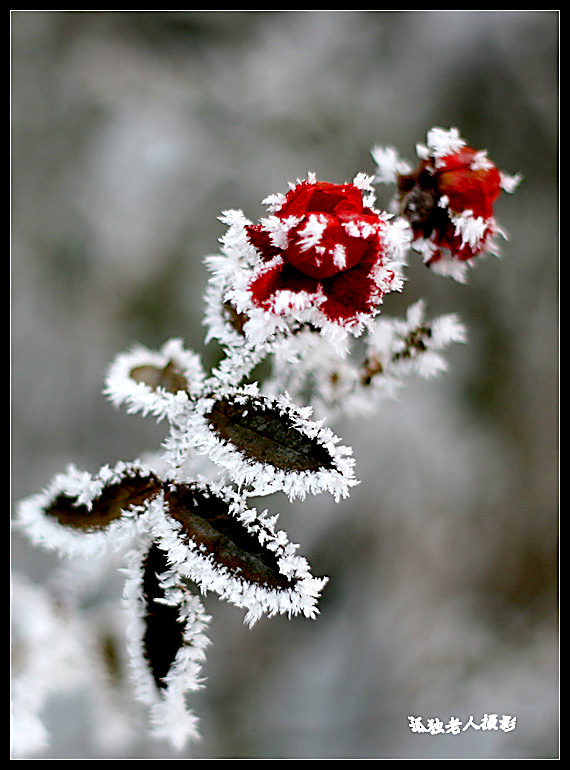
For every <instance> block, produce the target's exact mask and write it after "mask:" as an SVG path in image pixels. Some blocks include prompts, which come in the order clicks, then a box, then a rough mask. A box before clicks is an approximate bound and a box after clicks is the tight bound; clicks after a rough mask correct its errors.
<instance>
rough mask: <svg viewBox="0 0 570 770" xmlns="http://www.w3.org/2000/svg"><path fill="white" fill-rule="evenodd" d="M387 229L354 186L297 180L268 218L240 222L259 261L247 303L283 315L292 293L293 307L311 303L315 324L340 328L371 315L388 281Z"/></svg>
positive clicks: (390, 279)
mask: <svg viewBox="0 0 570 770" xmlns="http://www.w3.org/2000/svg"><path fill="white" fill-rule="evenodd" d="M390 227H391V225H390V223H389V222H388V220H387V218H386V216H383V215H381V214H380V213H379V212H378V211H376V210H374V209H373V208H371V206H369V205H367V203H365V200H364V197H363V191H362V189H361V188H360V187H359V186H357V184H354V183H346V184H332V183H329V182H316V181H313V180H312V179H309V180H306V181H302V182H299V183H298V184H297V185H295V186H294V187H293V188H292V189H290V190H289V192H288V193H287V194H286V195H285V196H283V197H282V198H281V199H280V200H279V203H278V205H277V207H276V208H275V210H274V213H273V216H272V217H270V218H269V219H267V220H264V221H262V223H261V224H257V225H249V226H248V227H247V233H248V238H249V240H250V243H252V244H253V245H254V246H255V247H256V249H257V251H258V253H259V255H260V257H261V259H262V262H263V264H262V266H261V269H260V270H258V271H257V272H256V273H255V275H254V276H253V278H252V280H251V282H250V284H249V291H250V294H251V301H252V303H253V305H254V306H256V307H259V308H263V309H265V310H273V311H274V312H278V311H277V310H276V308H277V307H279V312H284V311H286V309H287V297H288V298H289V300H291V297H293V299H292V300H291V306H294V307H295V309H296V311H299V310H300V309H302V308H303V307H304V306H305V307H306V308H307V309H309V306H310V308H311V312H312V313H313V315H314V311H315V310H316V308H317V307H318V311H319V313H320V314H321V320H322V321H325V322H326V321H332V322H336V323H341V324H345V325H346V324H347V323H348V324H350V323H351V322H353V321H356V319H357V318H358V317H359V316H361V315H362V314H370V313H372V312H373V311H374V310H375V308H376V307H377V305H378V304H379V303H380V301H381V299H382V296H383V294H384V293H385V292H386V291H389V290H390V283H391V282H393V281H394V279H395V272H394V271H390V270H388V269H384V268H386V266H387V264H388V263H389V261H390V258H391V254H390V251H391V247H390V248H389V247H388V245H387V237H386V233H387V231H388V230H389V228H390ZM283 303H285V304H283ZM312 321H313V322H315V318H313V319H312ZM317 325H319V324H318V320H317Z"/></svg>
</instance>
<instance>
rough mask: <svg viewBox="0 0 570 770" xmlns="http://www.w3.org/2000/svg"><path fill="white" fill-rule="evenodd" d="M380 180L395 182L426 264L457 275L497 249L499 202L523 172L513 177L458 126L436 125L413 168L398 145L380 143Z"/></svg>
mask: <svg viewBox="0 0 570 770" xmlns="http://www.w3.org/2000/svg"><path fill="white" fill-rule="evenodd" d="M372 154H373V156H374V158H375V160H376V162H377V176H376V180H377V181H378V182H382V183H392V182H395V183H396V184H397V187H398V191H397V196H396V200H395V205H396V208H397V210H398V212H399V214H400V215H401V216H402V217H404V218H405V220H406V221H407V222H408V223H409V225H410V227H411V229H412V240H413V247H414V250H416V251H418V252H420V253H421V254H423V257H424V261H425V263H426V264H427V265H430V266H431V265H435V264H436V263H437V270H438V272H441V273H442V274H448V275H453V276H454V277H455V278H457V279H458V280H463V279H464V276H465V269H466V267H467V265H466V263H468V262H471V261H472V260H473V259H474V258H475V257H478V256H481V255H482V254H485V253H488V252H495V253H498V245H497V243H496V237H497V236H499V235H502V236H505V233H504V232H503V231H502V229H501V228H499V227H498V226H497V223H496V221H495V217H494V211H493V208H494V205H495V202H496V200H497V198H498V197H499V194H500V193H501V191H506V192H513V191H514V190H515V188H516V187H517V185H518V183H519V181H520V175H518V174H517V175H515V176H508V175H506V174H504V173H503V172H501V171H499V169H498V168H497V167H496V166H495V165H494V164H493V163H492V162H491V161H490V160H489V159H488V158H487V153H486V151H485V150H476V149H474V148H473V147H469V146H468V145H467V143H466V142H465V141H464V140H463V139H462V138H461V136H460V135H459V132H458V131H457V129H455V128H450V129H444V128H437V127H435V128H432V129H431V130H430V131H428V134H427V143H426V144H425V145H423V144H418V145H417V154H418V158H419V162H418V165H417V166H416V168H415V170H413V171H410V170H409V168H410V167H409V166H408V164H407V163H405V162H402V161H401V160H400V158H399V157H398V155H397V153H396V151H395V150H394V149H393V148H383V147H380V146H378V147H375V148H374V149H373V151H372Z"/></svg>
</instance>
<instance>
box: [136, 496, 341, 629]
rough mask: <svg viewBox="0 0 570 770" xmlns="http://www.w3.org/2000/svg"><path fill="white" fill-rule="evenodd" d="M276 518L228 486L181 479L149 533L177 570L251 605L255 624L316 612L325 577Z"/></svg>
mask: <svg viewBox="0 0 570 770" xmlns="http://www.w3.org/2000/svg"><path fill="white" fill-rule="evenodd" d="M275 523H276V517H273V518H271V517H268V516H267V515H265V514H264V513H261V514H259V513H258V512H257V511H255V510H252V509H248V508H247V506H246V504H245V502H244V501H243V500H242V499H241V498H240V497H239V496H237V495H236V494H235V493H233V492H232V491H231V490H229V489H227V488H224V487H222V486H219V485H218V486H214V485H204V484H200V483H193V484H180V483H178V484H171V485H170V487H169V488H168V490H167V491H166V492H165V495H164V516H163V517H162V518H161V519H159V518H158V517H157V518H155V520H154V525H153V527H152V530H151V532H152V537H153V539H154V541H155V543H156V544H157V545H158V546H159V547H160V549H162V550H163V551H164V552H165V553H166V554H167V558H168V562H169V564H171V565H172V569H173V570H174V571H175V572H176V574H178V575H180V576H182V577H184V578H186V579H189V580H191V581H192V582H194V583H195V584H196V585H197V586H198V587H199V588H200V590H201V591H202V592H206V591H212V592H214V593H216V594H218V595H219V596H220V597H221V598H222V599H224V600H225V601H228V602H230V603H231V604H234V605H235V606H237V607H240V608H244V609H246V610H247V614H246V617H245V621H246V622H247V623H248V624H249V625H251V624H253V623H254V622H255V621H256V620H258V619H259V618H260V617H261V616H262V615H268V616H272V615H275V614H283V613H284V614H287V615H289V616H291V615H296V614H303V615H305V617H308V618H313V617H315V616H316V614H317V607H316V603H317V600H318V598H319V595H320V592H321V591H322V589H323V588H324V586H325V585H326V582H327V579H326V578H315V577H313V576H312V575H311V573H310V569H309V565H308V563H307V561H306V560H305V559H304V558H303V557H300V556H298V555H297V554H296V552H295V551H296V548H297V546H295V545H293V544H292V543H290V542H289V539H288V537H287V535H286V533H285V532H283V531H277V530H276V529H275Z"/></svg>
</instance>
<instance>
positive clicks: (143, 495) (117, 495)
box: [45, 474, 162, 532]
mask: <svg viewBox="0 0 570 770" xmlns="http://www.w3.org/2000/svg"><path fill="white" fill-rule="evenodd" d="M161 489H162V484H161V482H160V481H159V480H158V479H157V478H155V477H154V476H153V475H152V474H148V475H145V476H139V475H131V476H127V477H126V478H123V479H121V480H120V481H117V482H114V483H113V484H109V485H108V486H107V487H105V489H104V490H103V491H102V492H101V494H100V495H99V496H98V497H97V498H95V500H93V502H92V505H91V507H88V506H87V505H85V504H83V503H82V504H80V505H77V504H76V499H75V498H74V497H71V496H69V495H66V494H59V495H57V497H56V498H55V499H54V500H53V502H52V503H51V504H50V505H49V506H48V507H47V508H46V511H45V513H46V515H47V516H53V517H54V518H55V519H57V521H58V522H59V523H60V524H61V525H62V526H64V527H72V528H74V529H81V530H84V531H86V532H89V531H93V530H100V529H105V527H107V526H108V525H109V524H110V523H111V522H112V521H114V520H115V519H120V518H121V516H122V515H123V512H124V511H126V510H128V509H129V508H133V507H134V506H137V505H142V504H143V503H145V502H146V501H147V500H150V499H152V498H153V497H155V496H156V495H157V494H158V493H159V492H160V491H161Z"/></svg>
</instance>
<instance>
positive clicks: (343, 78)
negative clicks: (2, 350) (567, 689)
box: [11, 11, 559, 759]
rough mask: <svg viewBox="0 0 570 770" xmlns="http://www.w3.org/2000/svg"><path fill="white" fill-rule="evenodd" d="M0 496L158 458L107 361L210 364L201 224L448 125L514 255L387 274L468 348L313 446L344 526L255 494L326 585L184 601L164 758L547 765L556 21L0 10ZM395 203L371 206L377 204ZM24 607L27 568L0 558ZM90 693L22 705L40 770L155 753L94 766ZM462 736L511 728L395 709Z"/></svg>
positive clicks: (400, 14)
mask: <svg viewBox="0 0 570 770" xmlns="http://www.w3.org/2000/svg"><path fill="white" fill-rule="evenodd" d="M11 22H12V39H11V48H12V81H11V86H12V105H11V107H12V139H11V141H12V148H11V149H12V259H11V271H12V274H11V282H12V285H11V290H12V296H11V302H12V319H11V322H12V329H11V332H12V336H11V347H12V361H11V366H12V403H11V418H12V426H11V428H12V469H11V471H12V495H13V499H14V502H16V501H17V500H19V499H21V498H22V497H24V496H26V495H28V494H31V493H34V492H36V491H38V490H39V489H41V488H42V487H43V485H45V484H46V483H47V482H48V481H49V480H50V478H51V477H52V475H53V474H54V473H56V472H58V471H60V470H62V469H63V467H65V466H66V465H67V464H68V463H69V462H74V463H76V464H77V465H79V466H81V467H83V468H85V469H87V470H90V471H92V472H95V471H96V470H97V469H98V468H99V467H100V466H101V465H102V464H104V463H113V462H116V461H117V460H119V459H125V460H131V459H134V458H135V457H138V456H140V455H142V454H144V453H145V452H146V451H148V450H153V449H156V448H158V446H159V444H160V441H161V440H162V437H163V436H164V434H165V427H164V426H163V425H160V426H157V425H155V424H154V423H153V422H152V421H150V420H149V421H145V420H144V419H142V418H139V417H133V416H129V415H127V414H125V413H124V412H119V411H117V410H115V409H114V408H113V407H112V406H111V405H110V404H109V403H108V402H106V400H105V399H104V397H103V396H102V395H101V387H102V382H103V377H104V373H105V370H106V367H107V366H108V364H109V363H110V361H111V360H112V359H113V358H114V356H115V355H116V354H117V353H118V352H121V351H123V350H125V349H127V348H129V347H130V346H131V345H132V344H133V343H134V342H140V343H143V344H145V345H148V346H150V347H157V346H159V345H161V344H162V343H163V342H164V341H166V340H167V339H168V338H170V337H173V336H177V337H182V338H183V339H184V341H185V344H186V346H187V347H188V348H192V349H194V350H197V351H199V352H201V353H202V354H203V356H204V360H205V362H206V364H210V363H212V362H213V361H214V360H215V359H216V356H217V351H216V350H215V348H212V349H210V347H208V348H204V344H203V339H204V331H205V330H204V327H203V325H202V315H203V309H204V308H203V299H202V296H203V291H204V289H205V286H206V282H207V279H208V274H207V271H206V268H205V266H204V264H203V257H204V256H205V255H207V254H210V253H214V252H216V251H217V248H218V238H219V237H220V236H221V235H222V234H223V232H224V227H223V225H222V224H221V223H220V222H219V220H218V219H217V217H218V215H219V213H220V212H221V211H223V210H224V209H227V208H241V209H243V210H244V212H245V213H246V215H247V216H248V217H250V218H252V219H256V218H258V217H260V216H263V215H264V214H265V208H264V207H263V206H262V204H261V201H262V199H263V198H264V197H265V196H266V195H268V194H270V193H274V192H282V191H285V190H286V189H287V183H288V182H290V181H295V180H296V179H297V178H304V177H305V176H306V174H307V172H308V171H314V172H315V173H316V174H317V176H318V178H320V179H323V180H327V181H331V182H339V183H341V182H344V181H347V180H348V181H350V180H351V179H352V178H353V177H354V175H355V174H356V173H358V172H360V171H363V172H366V173H372V172H373V170H374V169H373V163H372V160H371V156H370V150H371V148H372V146H373V145H374V144H383V145H386V144H393V145H395V146H396V147H397V148H398V149H399V151H400V153H401V154H402V155H403V156H404V157H406V158H408V159H409V160H411V161H413V160H414V158H415V144H416V142H423V141H425V135H426V131H427V130H428V129H429V128H431V127H432V126H434V125H438V126H443V127H450V126H456V127H457V128H458V129H459V131H460V132H461V134H462V135H463V136H464V137H465V138H466V139H467V140H468V142H469V143H470V144H472V145H473V146H475V147H480V148H486V149H487V150H488V151H489V156H490V158H491V159H493V160H494V161H495V163H496V164H497V165H498V166H499V167H500V168H501V169H503V170H505V171H507V172H508V173H513V174H514V173H516V172H519V171H520V172H521V173H522V174H523V176H524V181H523V183H522V185H521V186H520V188H519V190H518V191H517V193H516V194H515V195H514V196H506V195H504V196H503V197H502V198H501V199H500V201H499V204H498V207H497V217H498V219H499V222H500V223H501V224H502V225H503V226H504V227H505V229H506V230H507V231H508V233H509V236H510V237H509V241H508V242H506V243H504V244H503V256H502V258H501V259H495V258H494V257H493V258H489V259H487V260H485V261H483V262H481V263H480V264H479V265H478V266H477V269H475V270H474V271H472V272H471V274H470V279H469V282H468V284H467V285H459V284H455V283H454V282H453V281H451V280H450V279H443V278H439V277H437V276H434V275H433V274H432V273H430V272H429V270H427V269H426V268H425V267H424V266H423V265H421V264H419V263H417V262H415V261H414V260H410V261H411V264H410V268H409V270H408V279H409V280H408V284H407V287H406V290H405V291H404V293H403V295H401V296H397V297H393V298H389V299H388V300H387V301H386V304H385V307H384V312H385V313H387V314H399V313H401V312H403V310H404V309H405V307H407V305H408V304H410V303H411V302H413V301H415V300H416V299H418V298H419V297H424V298H425V300H426V303H427V311H428V315H430V316H433V315H437V314H440V313H444V312H457V313H458V314H459V315H460V317H461V319H462V320H463V321H464V323H465V324H466V326H467V328H468V332H469V343H468V344H467V345H458V346H454V347H452V348H451V349H450V350H449V352H448V360H449V364H450V369H449V372H448V373H447V374H446V375H445V376H443V377H442V378H441V379H439V380H436V381H431V382H428V383H426V382H411V383H409V384H408V386H407V388H406V389H405V390H404V391H403V392H402V394H401V395H400V398H399V400H398V401H396V402H390V403H387V404H385V405H384V406H383V407H382V409H380V410H379V412H378V415H377V419H376V420H375V421H370V420H363V421H361V422H358V421H348V420H347V421H344V422H342V423H341V424H335V426H334V429H335V432H337V433H338V434H339V435H340V436H341V437H342V439H343V442H344V443H347V444H350V445H352V446H353V449H354V455H355V458H356V462H357V475H358V477H359V478H360V479H361V482H362V483H361V484H360V485H359V486H358V487H357V488H355V490H354V491H353V493H352V495H351V497H350V498H349V499H348V500H346V501H344V502H342V503H339V504H335V503H334V502H333V501H332V499H331V498H329V497H328V496H326V495H321V496H319V497H315V498H312V499H309V500H307V501H305V502H303V503H299V504H295V505H291V504H289V503H288V502H287V501H286V500H285V498H283V499H281V498H276V499H275V501H274V504H275V510H278V511H280V513H281V519H280V525H281V526H282V528H284V529H285V530H286V531H287V532H288V533H289V535H290V537H291V539H292V540H293V542H297V543H300V544H301V547H300V552H301V553H302V554H303V555H305V556H306V557H307V558H308V559H309V561H310V563H311V565H312V568H313V572H314V574H317V575H328V576H329V577H330V583H329V585H328V587H327V589H326V590H325V592H324V595H323V598H322V601H321V605H320V608H321V615H320V617H319V618H318V619H317V620H315V621H308V620H303V619H295V620H293V621H288V620H287V619H286V618H276V619H272V620H262V621H259V623H258V624H257V625H256V626H254V628H253V629H251V630H250V629H248V628H247V627H246V626H245V625H244V624H243V622H242V618H243V613H242V612H241V611H239V610H236V609H235V608H233V607H230V606H228V605H226V604H224V603H222V602H219V601H218V600H217V599H216V597H208V598H207V602H206V604H207V607H208V610H209V611H210V612H211V613H212V616H213V620H212V625H211V629H210V637H211V639H212V645H211V647H210V649H209V653H208V658H207V661H206V664H205V667H204V674H205V676H206V677H207V687H206V688H205V689H204V690H202V691H201V692H199V693H196V694H195V695H194V696H192V706H193V708H194V709H195V711H196V713H197V714H198V715H199V717H200V720H201V730H202V734H203V738H202V741H201V743H199V744H197V745H195V746H190V747H189V748H188V749H187V750H186V751H185V752H184V753H183V755H182V756H183V757H187V758H198V759H199V758H203V759H209V758H222V759H224V758H229V759H231V758H254V759H255V758H270V759H271V758H277V759H280V758H283V759H287V758H290V759H295V758H300V757H306V758H309V759H312V758H314V759H318V758H331V759H343V758H356V759H367V758H379V759H382V758H396V759H407V758H411V759H432V758H435V757H439V758H443V759H447V758H465V759H469V758H481V759H486V758H500V759H511V758H522V759H525V758H527V759H533V758H555V757H557V756H558V626H557V602H558V600H557V572H558V564H557V555H558V543H557V521H558V398H559V393H558V269H559V265H558V187H557V170H558V60H559V59H558V57H559V51H558V31H559V30H558V24H559V19H558V12H557V11H545V12H541V11H529V12H525V11H514V12H503V11H499V12H493V11H490V12H488V11H483V12H478V11H475V12H470V11H469V12H460V11H451V12H443V11H428V12H421V11H391V12H389V11H355V12H352V11H321V12H318V11H307V12H298V11H291V12H281V11H279V12H271V11H260V12H253V11H243V12H242V11H239V12H233V11H214V12H203V11H165V12H155V11H140V12H123V11H47V12H42V11H12V13H11ZM391 192H392V191H391V189H390V188H386V190H385V198H383V195H384V190H383V189H382V188H378V204H379V205H387V203H388V201H389V199H390V196H391ZM11 560H12V569H13V572H14V573H18V574H22V575H25V576H26V579H27V580H29V581H31V582H32V583H34V584H39V585H41V584H43V583H44V581H45V579H46V577H45V576H46V574H49V571H50V570H51V569H52V568H53V566H54V560H53V559H52V557H51V556H50V555H49V554H46V553H43V552H38V551H37V550H35V549H32V548H31V547H29V546H28V545H27V544H26V543H25V542H24V541H23V540H22V538H21V537H20V536H19V535H14V536H13V539H12V553H11ZM91 697H92V694H91V693H90V692H89V688H82V687H78V688H76V690H75V691H72V692H69V693H65V694H62V695H54V696H53V697H52V698H51V699H50V700H49V702H48V703H47V704H46V708H45V710H44V712H43V716H44V717H45V722H46V724H47V725H48V727H49V729H50V731H51V738H52V743H51V746H50V748H49V749H46V750H45V751H43V752H42V753H41V754H40V755H39V756H41V757H45V758H72V757H73V758H79V759H82V758H85V759H87V758H107V757H110V756H114V757H117V758H142V759H144V758H171V757H174V756H178V755H175V754H173V753H172V752H171V751H170V749H169V748H168V746H167V745H166V744H163V743H161V742H160V741H152V740H150V739H149V738H148V737H147V736H146V735H145V734H144V732H141V733H137V734H136V737H135V738H133V740H132V741H130V742H129V743H128V745H125V746H119V747H116V746H114V747H112V746H110V745H107V744H106V743H105V741H102V740H100V739H97V737H96V736H94V734H93V731H92V730H91V726H92V720H91V718H90V716H89V710H88V706H89V701H90V698H91ZM485 713H497V714H499V715H502V714H506V715H512V716H515V717H516V718H517V723H516V729H515V730H513V731H511V732H503V731H487V732H483V731H481V730H479V731H475V730H468V731H466V732H463V733H462V734H461V735H458V736H452V735H442V736H433V735H429V734H420V735H417V734H414V733H412V732H411V731H410V729H409V726H408V716H410V715H414V716H419V717H422V719H423V721H424V722H426V721H427V719H429V718H434V717H438V718H440V719H441V720H442V721H444V722H446V721H447V720H448V719H449V718H450V717H451V716H456V717H458V718H460V719H461V720H462V721H464V722H466V721H467V720H468V719H469V716H473V717H474V719H476V720H478V721H480V720H481V718H482V716H483V714H485Z"/></svg>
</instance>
